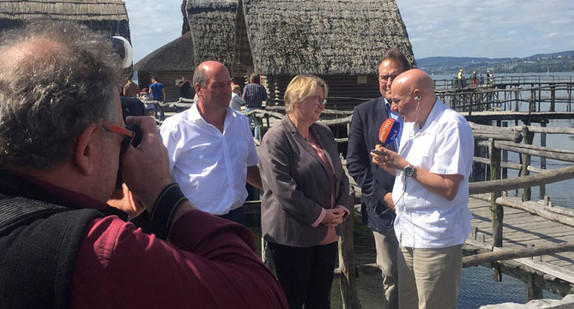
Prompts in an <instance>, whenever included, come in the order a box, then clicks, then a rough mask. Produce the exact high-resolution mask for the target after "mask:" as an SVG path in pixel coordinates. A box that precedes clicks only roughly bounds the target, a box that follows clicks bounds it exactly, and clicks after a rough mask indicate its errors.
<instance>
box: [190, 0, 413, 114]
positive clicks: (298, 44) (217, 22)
mask: <svg viewBox="0 0 574 309" xmlns="http://www.w3.org/2000/svg"><path fill="white" fill-rule="evenodd" d="M187 18H188V20H189V24H190V32H191V40H192V45H193V54H194V60H193V61H194V66H196V65H197V64H199V63H200V62H202V61H205V60H208V59H212V60H218V61H221V62H223V63H225V64H226V65H227V66H228V68H229V69H230V71H231V74H232V76H233V77H235V78H236V79H237V80H238V81H242V80H243V78H245V77H247V76H248V75H249V74H251V73H252V72H256V73H258V74H261V75H263V76H264V80H265V85H266V86H267V87H268V91H269V94H270V98H271V100H270V102H281V100H282V99H283V92H284V91H285V88H286V86H287V84H288V82H289V81H290V80H291V78H292V77H293V76H295V75H297V74H302V73H308V74H315V75H318V76H320V77H322V78H324V79H325V80H326V81H327V83H328V85H329V87H330V93H329V98H328V108H336V109H349V108H352V107H353V106H354V105H356V104H358V103H360V102H362V101H364V99H367V98H373V97H378V96H380V93H379V90H378V80H377V74H378V72H377V71H378V63H379V62H380V60H381V58H382V56H383V54H384V52H385V51H386V50H388V49H390V48H398V49H399V50H401V51H402V52H403V53H404V54H405V55H406V56H407V58H408V59H409V60H410V61H411V62H412V63H413V64H414V55H413V52H412V46H411V44H410V42H409V39H408V34H407V30H406V27H405V25H404V23H403V21H402V18H401V15H400V12H399V9H398V7H397V5H396V3H395V1H394V0H370V1H369V0H362V1H357V0H356V1H344V0H215V1H202V0H187ZM351 98H358V99H351ZM280 104H282V103H280Z"/></svg>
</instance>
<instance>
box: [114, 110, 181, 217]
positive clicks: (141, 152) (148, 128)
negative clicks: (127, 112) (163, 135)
mask: <svg viewBox="0 0 574 309" xmlns="http://www.w3.org/2000/svg"><path fill="white" fill-rule="evenodd" d="M126 122H127V123H135V124H138V125H139V126H140V128H141V130H142V141H141V143H140V144H139V146H138V147H137V148H134V147H132V146H131V145H130V147H128V149H127V151H126V152H125V153H124V155H123V156H122V158H121V167H122V176H123V178H124V181H125V182H126V184H127V185H128V187H129V188H130V190H131V191H132V192H133V193H134V194H136V195H137V196H138V197H139V198H140V199H141V201H142V203H143V205H144V206H145V207H146V208H147V209H148V210H149V211H151V210H152V208H153V205H154V203H155V201H156V199H157V197H158V195H159V193H160V192H161V191H162V190H163V189H164V188H165V187H166V186H167V185H168V184H170V183H172V179H171V174H170V169H169V159H168V154H167V149H166V148H165V146H164V145H163V144H162V142H161V140H160V139H159V135H158V133H157V127H156V124H155V120H154V119H153V118H151V117H128V118H127V119H126Z"/></svg>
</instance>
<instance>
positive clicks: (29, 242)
mask: <svg viewBox="0 0 574 309" xmlns="http://www.w3.org/2000/svg"><path fill="white" fill-rule="evenodd" d="M109 45H110V43H109V42H108V40H107V39H105V38H103V37H101V36H100V35H97V34H95V33H93V32H91V31H89V30H88V29H87V28H86V27H85V26H83V25H80V24H78V23H71V22H69V23H64V22H54V21H47V20H45V21H41V22H40V21H36V22H31V23H29V24H27V25H26V26H25V28H23V29H18V30H12V31H9V32H5V33H3V34H2V37H1V38H0V57H1V59H2V60H3V61H2V62H0V85H2V87H0V97H2V100H0V117H1V121H0V200H1V201H0V204H1V205H0V206H1V207H0V226H1V228H0V230H1V231H2V232H1V233H0V271H1V275H0V287H1V288H0V307H2V308H128V309H129V308H134V309H135V308H286V307H287V304H286V301H285V296H284V295H283V292H282V290H281V287H280V286H279V283H278V282H277V280H276V279H275V278H274V276H273V274H272V273H271V272H270V271H269V270H268V269H267V268H266V267H265V266H264V265H263V263H262V262H261V261H260V259H259V257H258V256H257V254H256V252H255V242H254V239H253V237H252V236H251V233H250V232H249V230H248V229H245V228H244V227H242V226H240V225H238V224H234V223H232V222H229V221H227V220H222V219H221V218H217V217H214V216H212V215H210V214H208V213H205V212H202V211H199V210H198V209H197V208H196V207H195V206H194V205H193V204H191V203H190V202H189V201H188V200H187V199H186V198H185V196H184V195H183V193H182V192H181V190H180V189H179V186H178V185H177V184H176V183H173V181H172V176H171V174H170V173H169V162H168V158H167V155H166V150H165V148H164V147H163V146H162V144H161V141H160V139H159V136H158V135H157V128H156V125H155V123H154V121H153V120H152V119H151V118H149V117H132V118H128V123H130V124H137V125H139V127H140V129H141V131H142V133H143V134H142V138H143V141H142V143H140V144H139V145H138V147H137V148H136V147H133V146H130V142H131V134H130V132H131V131H129V130H126V129H125V127H124V122H123V120H122V115H121V105H120V93H119V87H118V85H119V84H120V83H121V82H122V78H121V69H120V62H119V59H118V57H117V56H116V55H115V54H113V53H112V51H111V47H110V46H109ZM30 72H34V74H30ZM30 89H34V91H30ZM126 142H127V143H126ZM122 144H124V145H126V147H124V148H122V146H121V145H122ZM120 162H121V166H120ZM119 169H121V172H122V175H123V177H124V178H123V179H124V180H125V182H126V184H128V186H129V188H130V189H131V190H132V191H133V192H134V194H136V195H137V196H138V197H139V200H140V202H141V204H142V205H143V206H144V207H145V209H147V210H148V211H149V212H150V213H151V214H152V216H151V221H152V223H153V225H152V226H153V227H154V230H153V231H152V232H153V234H148V233H145V232H143V231H142V229H140V228H138V227H137V226H136V225H134V224H133V223H131V222H126V221H125V220H123V219H122V218H120V217H119V216H118V215H116V214H117V211H116V209H114V208H112V207H110V206H109V205H108V204H107V203H106V201H107V200H108V199H109V198H110V195H111V193H112V191H113V190H114V185H115V182H116V175H117V172H118V170H119ZM207 190H208V191H209V189H207ZM214 198H218V196H214ZM114 211H115V212H114Z"/></svg>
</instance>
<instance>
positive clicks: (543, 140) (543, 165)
mask: <svg viewBox="0 0 574 309" xmlns="http://www.w3.org/2000/svg"><path fill="white" fill-rule="evenodd" d="M548 122H549V121H548V119H544V120H542V121H540V127H542V128H546V125H547V124H548ZM540 147H546V133H544V132H542V133H540ZM540 168H541V169H543V170H545V169H546V158H545V157H540ZM544 196H546V185H545V184H541V185H540V195H539V197H538V198H539V199H544Z"/></svg>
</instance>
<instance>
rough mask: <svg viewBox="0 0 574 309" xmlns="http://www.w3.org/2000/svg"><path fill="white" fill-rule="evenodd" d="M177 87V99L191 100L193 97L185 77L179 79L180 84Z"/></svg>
mask: <svg viewBox="0 0 574 309" xmlns="http://www.w3.org/2000/svg"><path fill="white" fill-rule="evenodd" d="M177 86H178V87H179V97H180V98H184V99H191V98H193V95H192V94H191V81H190V80H189V79H187V78H185V77H183V76H182V77H181V80H180V82H179V83H178V84H177Z"/></svg>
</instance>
